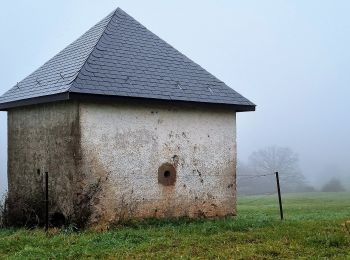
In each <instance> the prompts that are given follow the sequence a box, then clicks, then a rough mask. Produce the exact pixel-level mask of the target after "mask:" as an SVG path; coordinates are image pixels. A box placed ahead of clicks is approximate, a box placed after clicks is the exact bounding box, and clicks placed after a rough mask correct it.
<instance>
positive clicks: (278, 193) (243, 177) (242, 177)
mask: <svg viewBox="0 0 350 260" xmlns="http://www.w3.org/2000/svg"><path fill="white" fill-rule="evenodd" d="M273 175H274V176H275V178H271V179H270V178H268V180H270V181H271V182H272V181H273V180H274V179H275V182H276V186H275V187H276V188H272V187H271V188H272V189H273V190H271V191H269V192H257V194H254V195H251V196H252V198H253V199H252V200H250V199H248V200H247V198H249V196H246V197H245V200H244V201H243V202H242V203H244V205H249V204H254V203H256V202H258V201H262V202H263V201H264V200H265V199H266V197H265V196H271V195H276V198H277V199H278V204H277V205H276V207H279V212H280V218H281V220H283V218H284V216H283V206H282V195H281V189H280V178H279V174H278V172H274V173H265V174H244V175H239V176H237V177H236V180H237V181H238V182H240V181H242V180H243V181H244V180H251V179H258V178H262V177H270V176H271V177H272V176H273ZM248 185H249V184H248ZM257 196H258V197H257Z"/></svg>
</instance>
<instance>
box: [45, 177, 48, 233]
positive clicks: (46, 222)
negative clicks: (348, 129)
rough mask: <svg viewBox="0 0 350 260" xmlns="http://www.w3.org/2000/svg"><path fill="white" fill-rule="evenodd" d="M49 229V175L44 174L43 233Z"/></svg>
mask: <svg viewBox="0 0 350 260" xmlns="http://www.w3.org/2000/svg"><path fill="white" fill-rule="evenodd" d="M48 229H49V173H48V172H45V231H46V232H47V230H48Z"/></svg>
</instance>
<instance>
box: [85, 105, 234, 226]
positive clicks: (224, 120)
mask: <svg viewBox="0 0 350 260" xmlns="http://www.w3.org/2000/svg"><path fill="white" fill-rule="evenodd" d="M79 115H80V129H81V143H80V144H81V151H82V160H81V167H82V168H81V169H82V172H83V174H84V175H85V176H84V177H83V178H82V179H83V180H84V183H82V185H83V187H82V188H84V187H95V191H94V192H93V194H94V195H93V197H94V198H93V199H92V217H91V222H92V223H110V222H113V221H115V220H118V219H122V218H129V217H136V218H144V217H179V216H189V217H216V216H226V215H235V213H236V198H235V195H236V186H235V169H236V119H235V112H234V111H232V110H228V109H219V108H213V107H210V108H206V107H205V106H198V105H197V106H189V105H186V106H184V105H164V104H158V105H151V104H149V103H136V102H135V103H119V104H106V103H81V104H80V111H79ZM163 163H169V164H171V165H173V166H174V168H175V169H176V181H175V183H174V184H173V185H168V186H165V185H163V184H160V183H159V182H158V168H159V167H160V166H161V165H162V164H163ZM90 192H91V191H90Z"/></svg>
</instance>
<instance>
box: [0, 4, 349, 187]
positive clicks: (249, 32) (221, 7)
mask: <svg viewBox="0 0 350 260" xmlns="http://www.w3.org/2000/svg"><path fill="white" fill-rule="evenodd" d="M118 6H119V7H121V8H122V9H123V10H124V11H126V12H127V13H129V14H130V15H131V16H133V17H134V18H135V19H136V20H138V21H139V22H141V23H142V24H143V25H145V26H146V27H147V28H148V29H150V30H151V31H152V32H154V33H155V34H157V35H158V36H160V37H161V38H162V39H164V40H166V41H167V42H168V43H170V44H171V45H173V46H174V47H175V48H177V49H178V50H179V51H181V52H183V53H184V54H185V55H187V56H188V57H189V58H191V59H192V60H194V61H195V62H197V63H199V64H200V65H201V66H202V67H204V68H206V69H207V70H208V71H209V72H211V73H212V74H214V75H215V76H217V77H218V78H219V79H221V80H222V81H224V82H225V83H226V84H227V85H229V86H231V87H232V88H233V89H235V90H236V91H238V92H239V93H241V94H242V95H244V96H245V97H247V98H248V99H250V100H251V101H253V102H254V103H255V104H257V111H256V112H246V113H239V114H238V122H237V131H238V136H237V142H238V157H239V159H240V160H243V161H244V160H246V159H247V157H248V156H249V154H250V153H251V152H252V151H254V150H256V149H258V148H262V147H264V146H269V145H279V146H289V147H291V148H292V149H293V150H294V151H295V152H297V153H298V154H299V157H300V165H301V168H302V171H303V173H304V174H305V175H306V177H307V178H308V180H309V181H310V182H311V183H313V184H314V183H316V184H318V185H320V184H322V183H323V182H325V181H327V180H328V179H330V177H331V176H333V175H338V176H342V178H343V180H344V182H347V183H349V184H350V177H349V176H350V151H349V148H350V138H349V134H350V120H349V115H348V112H349V108H348V106H347V103H348V100H349V96H350V86H349V82H350V73H349V71H350V51H349V46H350V18H349V17H350V16H349V10H350V2H349V1H346V0H344V1H336V0H335V1H320V0H309V1H305V0H294V1H279V0H275V1H267V0H265V1H261V0H255V1H253V0H252V1H232V0H226V1H224V0H221V1H203V0H200V1H199V0H198V1H195V0H192V1H188V0H181V1H180V0H177V1H171V2H170V1H164V0H162V1H161V0H158V1H151V0H148V1H142V0H139V1H133V0H121V1H112V0H103V1H93V0H75V1H68V0H60V1H58V0H56V1H44V0H35V1H24V0H22V1H19V0H17V1H15V0H13V1H4V2H3V3H2V5H1V9H0V37H1V48H0V57H1V59H0V73H1V81H0V82H1V84H0V92H1V94H2V93H4V92H5V91H6V90H8V89H9V88H10V87H12V86H13V85H15V84H16V82H18V81H20V80H22V79H23V78H24V77H26V76H27V75H29V74H30V73H31V72H33V71H34V70H35V69H37V68H38V67H39V66H41V65H42V64H43V63H44V62H46V61H47V60H49V59H50V58H51V57H52V56H54V55H55V54H57V53H58V52H59V51H60V50H62V49H63V48H64V47H66V46H67V45H68V44H70V43H71V42H72V41H74V40H75V39H77V38H78V37H79V36H80V35H82V34H83V33H84V32H85V31H87V30H88V29H89V28H90V27H91V26H93V25H94V24H96V23H97V22H98V21H99V20H101V19H102V18H104V17H105V16H106V15H107V14H109V13H110V12H111V11H112V10H114V9H115V8H116V7H118ZM6 127H7V126H6V113H5V112H0V162H1V163H0V186H1V188H0V190H1V189H4V183H6V164H7V158H6V156H7V155H6V153H7V151H6V149H7V132H6V131H7V130H6Z"/></svg>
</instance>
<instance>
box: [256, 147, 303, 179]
mask: <svg viewBox="0 0 350 260" xmlns="http://www.w3.org/2000/svg"><path fill="white" fill-rule="evenodd" d="M249 165H250V166H251V168H252V170H253V171H254V172H255V173H257V174H271V173H274V172H276V171H278V172H279V173H280V176H282V182H288V183H298V184H300V183H304V182H305V177H304V176H303V174H302V173H301V171H300V169H299V159H298V155H297V154H296V153H295V152H293V151H292V149H290V148H289V147H279V146H269V147H266V148H263V149H260V150H257V151H255V152H253V153H252V154H251V155H250V157H249Z"/></svg>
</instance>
